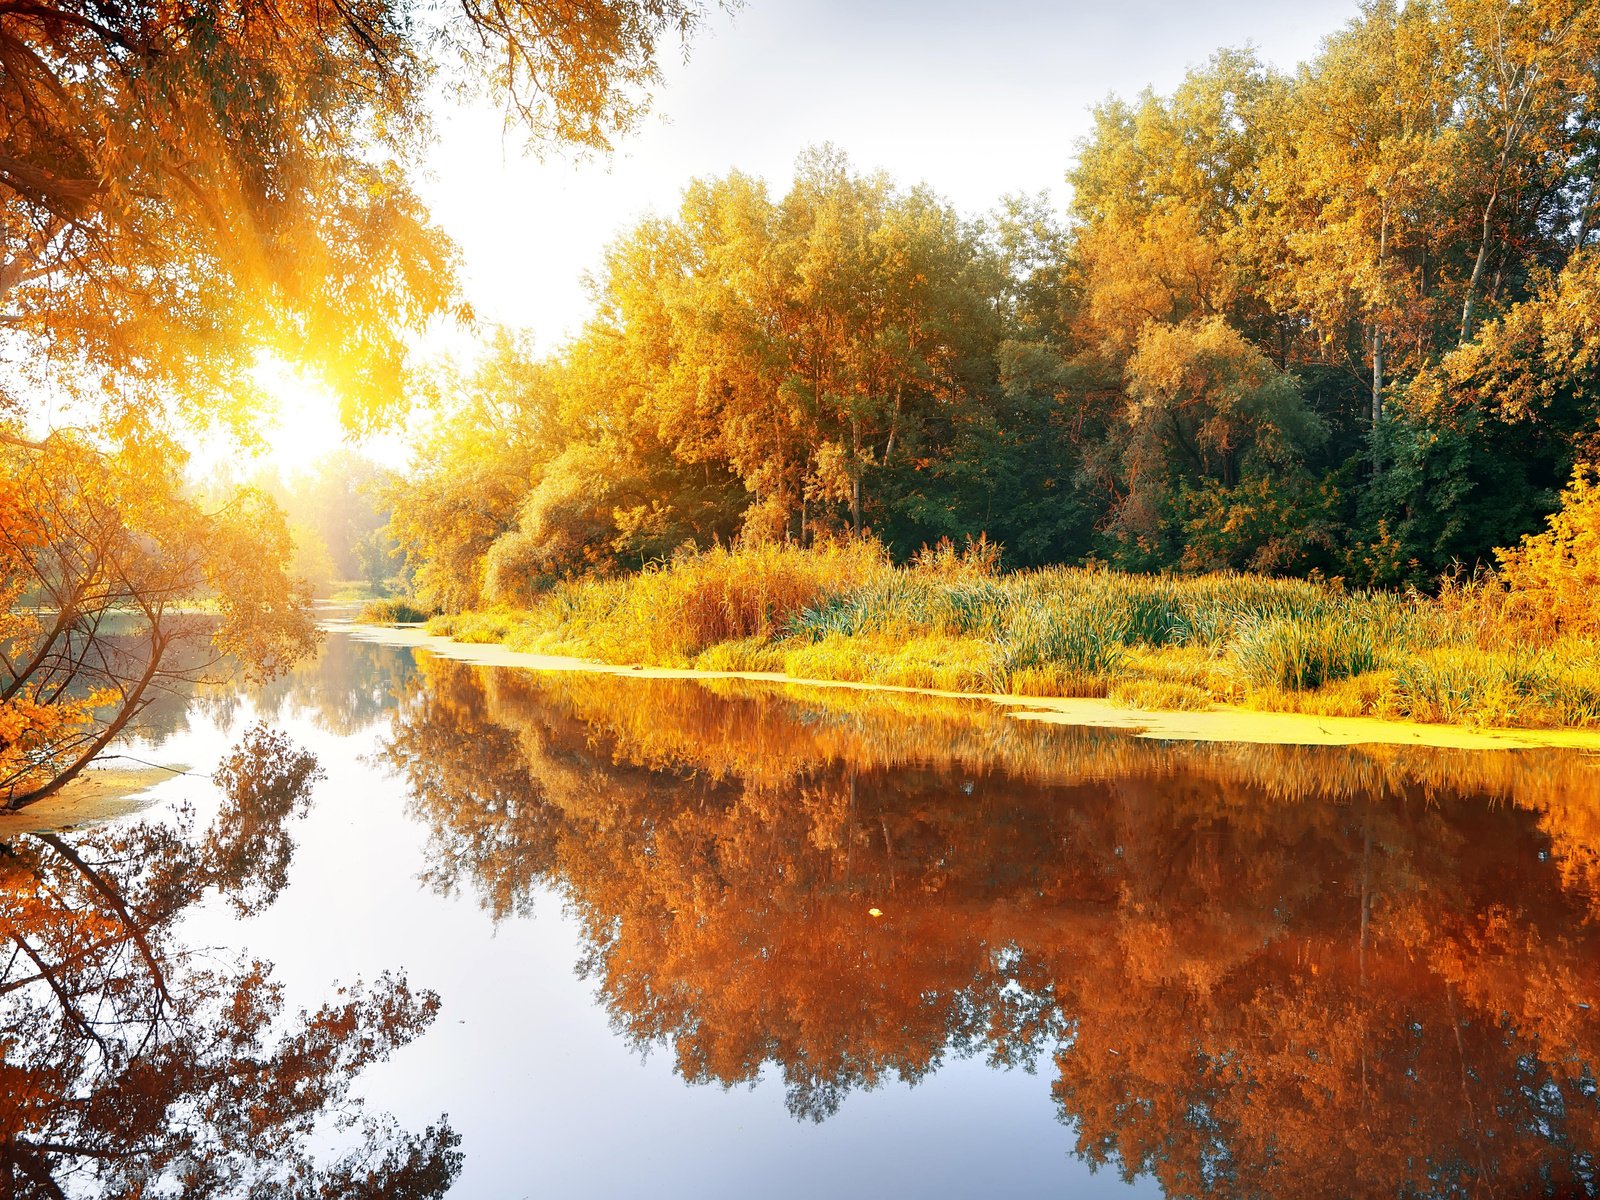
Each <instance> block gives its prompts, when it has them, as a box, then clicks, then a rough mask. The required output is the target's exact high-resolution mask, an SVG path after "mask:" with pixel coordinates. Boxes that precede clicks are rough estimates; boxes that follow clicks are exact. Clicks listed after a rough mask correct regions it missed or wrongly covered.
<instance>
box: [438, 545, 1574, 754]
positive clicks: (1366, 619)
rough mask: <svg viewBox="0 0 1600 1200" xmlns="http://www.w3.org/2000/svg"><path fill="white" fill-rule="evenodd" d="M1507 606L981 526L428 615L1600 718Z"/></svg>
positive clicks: (1068, 692) (644, 655)
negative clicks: (1130, 553)
mask: <svg viewBox="0 0 1600 1200" xmlns="http://www.w3.org/2000/svg"><path fill="white" fill-rule="evenodd" d="M1510 621H1511V617H1510V616H1508V608H1507V606H1506V605H1504V604H1503V603H1500V602H1499V601H1498V600H1496V598H1495V595H1493V594H1491V592H1490V591H1489V590H1488V589H1487V588H1486V587H1485V586H1481V585H1476V584H1475V585H1457V586H1455V587H1453V588H1449V589H1446V592H1445V594H1444V596H1443V597H1442V598H1440V599H1429V598H1426V597H1422V596H1419V595H1416V594H1414V593H1413V594H1405V595H1399V594H1392V593H1373V592H1353V591H1347V590H1345V589H1344V588H1342V587H1341V586H1339V585H1338V584H1337V583H1329V582H1324V581H1319V580H1287V579H1271V578H1265V577H1260V576H1250V575H1239V574H1229V573H1221V574H1212V575H1202V576H1193V577H1173V576H1144V575H1127V574H1121V573H1117V572H1112V571H1105V570H1094V569H1086V568H1075V567H1051V568H1045V569H1041V570H1034V571H1021V572H1013V573H1009V574H1002V573H1001V572H1000V571H999V569H998V563H997V561H996V556H995V554H994V552H993V548H992V547H990V546H989V545H988V544H987V543H981V544H979V545H978V546H975V547H974V548H972V549H971V550H969V551H968V552H967V553H965V554H963V553H959V552H957V551H955V550H953V549H952V548H950V547H948V546H945V547H941V548H937V549H935V550H933V551H929V552H925V553H924V554H923V555H920V556H918V558H916V559H915V560H913V562H912V563H911V564H909V565H907V566H904V567H896V566H894V565H892V564H891V563H890V561H889V559H888V557H887V555H886V554H885V553H884V551H883V549H882V548H881V547H880V546H879V545H877V544H876V543H874V542H871V541H867V540H858V541H849V542H841V543H838V544H834V545H828V546H823V547H820V548H816V549H811V550H800V549H797V548H795V547H791V546H766V547H754V548H738V549H725V548H717V549H713V550H709V551H704V552H699V553H685V554H680V555H678V556H677V557H675V558H673V559H672V560H671V561H670V562H667V563H663V564H660V565H659V566H656V567H653V568H651V569H649V570H646V571H643V572H641V573H639V574H635V575H629V576H625V577H620V578H615V579H607V580H597V581H580V582H573V583H567V584H563V585H560V586H558V587H556V588H555V589H554V590H552V591H551V592H549V593H547V594H546V595H545V596H543V597H542V598H541V599H540V600H539V601H538V602H537V603H536V604H535V605H534V607H532V608H531V609H528V610H523V611H511V610H497V611H491V612H487V613H476V614H465V615H462V616H456V617H444V618H437V619H435V621H434V622H432V623H431V624H430V629H432V630H434V631H435V632H438V633H444V634H448V635H451V636H454V637H457V638H460V639H462V640H468V641H495V642H504V643H506V644H508V645H510V646H512V647H513V648H517V649H528V650H539V651H545V652H551V653H564V654H576V655H582V656H586V657H593V658H599V659H603V660H606V661H610V662H619V663H651V664H657V665H663V666H699V667H702V668H705V669H713V670H731V671H781V672H785V673H787V674H790V675H793V676H796V677H800V678H813V679H833V680H859V681H866V682H878V683H889V684H902V685H910V686H919V687H931V688H937V689H941V690H951V691H1007V692H1014V693H1020V694H1033V695H1064V696H1111V697H1113V698H1114V699H1117V700H1118V701H1119V702H1122V703H1130V704H1139V705H1145V706H1164V707H1184V708H1195V707H1202V706H1204V705H1205V704H1207V703H1211V702H1243V703H1245V704H1250V705H1256V706H1260V707H1269V708H1292V709H1297V710H1303V711H1321V712H1328V713H1340V714H1360V713H1365V714H1372V715H1378V716H1391V717H1395V716H1400V717H1414V718H1416V719H1421V720H1442V721H1451V722H1476V723H1487V722H1490V721H1493V722H1497V723H1510V724H1530V725H1537V724H1593V723H1596V722H1600V655H1597V654H1596V651H1595V647H1594V646H1593V645H1592V644H1590V643H1583V644H1582V645H1578V644H1576V643H1574V644H1572V645H1569V646H1567V647H1566V648H1565V649H1563V651H1562V652H1561V654H1560V655H1555V654H1554V652H1553V651H1551V650H1550V649H1549V647H1548V645H1547V643H1546V642H1541V641H1540V640H1539V639H1538V638H1536V637H1534V638H1530V637H1528V636H1525V634H1526V631H1522V632H1520V633H1519V632H1518V630H1516V629H1514V628H1512V626H1511V625H1510V624H1509V622H1510ZM1519 639H1520V640H1519Z"/></svg>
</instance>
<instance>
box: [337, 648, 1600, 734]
mask: <svg viewBox="0 0 1600 1200" xmlns="http://www.w3.org/2000/svg"><path fill="white" fill-rule="evenodd" d="M328 628H330V629H333V630H337V631H339V632H341V633H345V634H348V635H349V636H351V637H353V638H356V639H357V640H360V641H365V642H372V643H375V644H378V645H385V646H403V647H407V648H411V649H416V650H422V651H425V652H426V653H428V654H434V655H438V656H439V657H441V658H449V659H453V660H456V661H460V662H467V663H474V664H477V665H480V666H489V667H509V668H518V669H523V670H534V671H553V672H590V673H597V674H608V675H619V676H628V677H632V678H643V679H695V680H717V679H733V680H747V681H751V682H759V683H765V684H775V685H784V686H789V687H798V688H844V689H853V690H860V691H881V692H895V693H901V694H907V695H922V696H930V697H936V698H940V699H947V700H963V701H970V702H978V703H989V704H994V705H996V706H998V707H1000V708H1002V709H1004V710H1006V711H1007V712H1008V713H1009V714H1010V715H1011V716H1013V717H1016V718H1018V719H1021V720H1032V721H1045V722H1053V723H1057V724H1065V725H1082V726H1089V727H1094V728H1102V729H1117V730H1122V731H1124V732H1127V733H1130V734H1133V735H1135V736H1139V737H1145V738H1153V739H1157V740H1165V741H1197V742H1240V743H1248V744H1256V745H1303V746H1361V745H1383V746H1416V747H1426V748H1434V749H1451V750H1529V749H1537V748H1558V749H1573V750H1586V751H1591V752H1596V753H1600V730H1596V729H1511V728H1491V727H1484V728H1466V727H1461V726H1450V725H1438V724H1424V723H1421V722H1415V721H1399V720H1381V719H1377V718H1371V717H1321V716H1316V715H1312V714H1307V713H1284V712H1264V711H1260V710H1252V709H1246V708H1242V707H1240V706H1238V705H1224V704H1219V705H1214V706H1212V707H1210V708H1208V709H1204V710H1196V709H1188V710H1154V709H1138V708H1133V707H1130V706H1127V705H1118V704H1114V703H1111V702H1109V701H1106V700H1098V699H1092V698H1085V697H1043V696H1020V695H1013V694H1003V693H995V692H964V691H951V690H943V689H938V688H924V687H911V686H907V685H902V684H884V683H871V682H860V681H850V680H837V679H807V678H801V677H796V676H792V675H786V674H782V673H780V672H774V671H738V670H711V669H706V668H695V667H660V666H643V665H619V664H614V663H605V662H600V661H598V660H595V659H587V658H577V657H573V656H570V655H558V654H544V653H538V652H534V651H527V650H513V649H511V648H510V647H508V646H506V645H503V644H500V643H489V642H464V641H457V640H455V639H453V638H449V637H444V636H441V635H439V634H432V633H429V632H428V631H427V630H426V629H425V628H422V627H419V626H415V625H413V626H388V625H374V624H368V623H362V622H333V623H330V624H329V626H328Z"/></svg>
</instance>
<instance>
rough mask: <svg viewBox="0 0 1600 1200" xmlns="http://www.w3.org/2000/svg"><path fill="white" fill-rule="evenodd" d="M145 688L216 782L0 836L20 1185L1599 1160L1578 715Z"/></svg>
mask: <svg viewBox="0 0 1600 1200" xmlns="http://www.w3.org/2000/svg"><path fill="white" fill-rule="evenodd" d="M150 718H151V719H150V723H149V726H148V728H147V730H146V737H145V739H144V740H143V741H142V742H141V743H140V744H139V745H138V746H136V747H133V749H134V750H135V751H136V752H137V753H140V754H141V755H144V756H149V757H154V758H158V759H160V760H161V761H163V762H170V763H182V764H187V765H189V766H190V767H191V769H192V770H194V771H196V772H199V773H200V775H201V776H203V775H209V774H210V772H211V771H212V769H213V768H214V766H215V765H216V763H217V762H218V760H220V759H221V758H222V757H223V756H224V755H225V754H227V753H228V751H229V748H230V747H232V746H235V745H237V744H240V743H241V739H245V742H244V751H243V752H242V753H241V754H240V755H239V756H238V757H237V758H236V759H235V760H234V762H233V765H232V769H231V773H230V774H229V775H228V776H227V777H226V778H224V779H223V781H222V782H223V784H224V785H225V786H223V787H221V788H220V789H219V787H217V786H214V785H213V784H212V783H211V782H210V781H209V780H207V779H205V778H202V777H199V776H179V777H175V778H173V779H172V780H171V781H170V782H168V783H166V784H163V785H162V786H161V787H160V789H159V796H160V801H159V803H158V804H157V805H156V807H155V808H153V809H152V810H151V811H150V812H148V813H146V814H145V816H144V818H143V819H142V820H138V821H124V822H120V823H117V824H115V825H113V826H110V827H107V828H105V829H101V830H96V831H81V832H74V833H69V834H65V835H62V836H61V837H58V838H48V839H42V838H38V837H31V836H29V837H18V838H14V839H13V840H12V844H11V845H10V846H9V847H8V848H7V850H6V852H5V853H4V854H3V855H0V899H3V904H4V910H3V913H0V918H3V922H4V924H3V925H0V935H3V937H0V942H7V941H8V942H9V944H8V945H7V946H6V951H7V953H8V955H9V959H8V960H6V967H5V974H4V975H0V1073H3V1074H4V1076H5V1079H6V1082H7V1088H6V1096H5V1099H4V1100H0V1171H8V1172H9V1175H8V1176H7V1175H4V1174H0V1195H19V1196H31V1195H39V1196H47V1195H53V1194H57V1193H55V1192H52V1191H51V1190H50V1189H51V1188H52V1187H57V1186H59V1188H60V1189H61V1193H60V1194H65V1195H100V1194H107V1193H108V1192H109V1193H110V1194H134V1193H135V1191H136V1189H137V1187H138V1186H140V1185H141V1182H142V1184H143V1186H145V1187H146V1194H161V1195H165V1194H170V1193H171V1192H172V1191H173V1189H172V1188H171V1187H168V1186H167V1185H170V1184H172V1182H173V1181H174V1180H177V1179H179V1178H180V1177H183V1176H184V1173H185V1172H187V1173H188V1174H187V1178H188V1180H189V1182H190V1185H191V1186H192V1187H193V1188H195V1189H196V1190H197V1191H198V1190H200V1189H201V1188H202V1187H204V1186H212V1188H213V1190H212V1192H210V1193H204V1194H218V1195H230V1194H238V1193H241V1192H243V1191H244V1190H245V1189H246V1188H247V1187H248V1186H251V1184H252V1182H253V1184H254V1185H256V1186H257V1188H258V1191H257V1194H259V1195H261V1196H269V1195H271V1196H277V1195H282V1196H290V1195H301V1194H304V1193H305V1192H306V1191H307V1190H309V1189H312V1188H314V1187H318V1186H321V1187H323V1188H324V1189H325V1190H327V1191H329V1192H331V1193H334V1194H345V1193H343V1192H339V1191H338V1188H339V1186H341V1180H342V1179H344V1178H345V1176H344V1175H341V1174H340V1172H341V1171H344V1172H346V1173H348V1172H349V1171H351V1170H356V1169H357V1168H356V1167H354V1166H352V1165H351V1164H365V1165H364V1166H360V1167H359V1170H360V1171H370V1170H371V1169H372V1167H373V1165H374V1164H379V1163H383V1162H385V1161H387V1163H388V1164H389V1166H388V1167H386V1168H384V1170H386V1171H387V1173H386V1174H384V1175H383V1176H382V1181H381V1186H380V1191H379V1194H386V1195H391V1196H412V1195H416V1196H420V1195H430V1194H436V1193H437V1192H438V1191H439V1190H440V1189H441V1188H442V1187H443V1186H444V1184H445V1182H446V1181H447V1180H448V1179H450V1178H451V1177H452V1176H453V1179H454V1182H453V1187H452V1190H451V1193H450V1194H451V1195H452V1196H459V1197H518V1196H637V1195H643V1194H650V1195H656V1196H694V1197H705V1196H718V1197H720V1196H730V1197H731V1196H749V1195H762V1196H796V1197H800V1196H805V1197H812V1196H827V1197H853V1196H860V1197H884V1196H975V1197H976V1196H1091V1197H1092V1196H1102V1197H1123V1196H1130V1197H1131V1196H1159V1195H1170V1196H1219V1197H1221V1196H1226V1197H1233V1196H1239V1197H1257V1196H1261V1197H1268V1196H1283V1197H1301V1196H1304V1197H1324V1196H1326V1197H1333V1196H1367V1195H1370V1196H1401V1195H1404V1196H1473V1195H1484V1196H1490V1195H1499V1196H1516V1195H1528V1194H1551V1195H1572V1194H1576V1195H1594V1194H1596V1190H1597V1188H1600V1183H1597V1166H1596V1161H1595V1154H1596V1149H1597V1147H1600V1097H1597V1087H1596V1065H1597V1063H1600V1025H1597V1021H1596V1013H1595V1010H1594V1008H1593V1007H1591V1006H1592V1005H1594V1004H1596V1003H1597V1002H1600V899H1597V889H1596V883H1597V881H1600V770H1597V766H1596V763H1595V760H1593V759H1591V758H1587V757H1584V756H1581V755H1577V754H1572V753H1558V752H1528V753H1521V754H1513V753H1505V752H1500V753H1492V754H1487V753H1478V754H1468V753H1443V752H1439V751H1431V750H1430V751H1411V750H1397V749H1376V748H1375V749H1366V750H1363V749H1348V750H1347V749H1315V750H1313V749H1300V748H1284V747H1229V746H1196V745H1175V744H1163V743H1158V742H1154V741H1147V740H1140V739H1135V738H1131V737H1128V736H1125V735H1121V734H1116V733H1112V732H1106V731H1094V730H1076V729H1069V728H1063V727H1059V726H1045V725H1040V724H1036V723H1032V722H1026V721H1018V720H1014V719H1009V718H1007V717H1005V716H1003V715H1000V714H998V713H997V712H995V711H993V710H992V709H990V708H988V707H987V706H983V705H977V704H967V703H962V702H955V701H942V700H936V699H930V698H922V697H905V696H886V695H873V694H869V693H860V692H849V691H842V690H829V689H803V688H792V689H783V688H776V687H770V686H758V685H735V684H730V683H725V682H717V683H710V684H700V683H691V682H682V681H661V680H647V679H629V678H619V677H613V676H595V675H560V674H535V673H531V672H522V671H513V670H507V669H495V668H481V667H472V666H467V665H464V664H460V663H456V662H451V661H446V660H441V659H437V658H429V657H427V656H425V655H424V656H420V657H419V656H418V655H417V654H416V653H415V652H413V651H410V650H405V649H397V648H391V647H383V646H377V645H371V644H366V643H361V642H357V641H355V640H353V639H351V638H350V637H348V636H346V635H342V634H334V635H332V636H331V637H330V639H329V641H328V645H327V648H326V650H325V652H324V653H323V655H322V657H321V658H320V659H319V660H318V661H317V662H316V663H314V664H310V665H308V666H306V667H304V668H302V669H301V670H300V671H298V672H297V673H296V674H295V675H293V676H292V677H291V678H289V679H287V680H283V681H280V682H278V683H276V684H274V685H272V686H270V687H268V688H267V689H265V690H261V691H257V692H253V693H252V692H218V693H211V694H206V695H201V696H198V697H194V698H191V699H190V700H189V701H188V702H187V703H181V702H173V703H169V704H167V705H166V706H165V707H164V708H162V709H161V710H159V711H155V712H152V713H151V714H150ZM257 722H264V723H265V725H266V726H268V727H270V728H271V729H273V730H278V731H282V734H283V735H284V736H285V737H286V738H287V739H288V740H287V741H286V742H279V741H276V740H274V739H272V738H270V737H267V736H265V735H261V734H258V735H256V736H255V737H254V738H253V739H246V731H247V730H249V729H250V728H251V727H252V726H254V725H256V723H257ZM296 748H303V749H304V750H307V751H309V752H310V753H311V754H314V755H315V756H316V760H317V764H318V766H319V768H320V771H321V776H320V777H317V776H315V775H313V774H311V773H310V764H309V763H308V762H307V761H305V760H303V759H301V758H299V757H298V751H297V749H296ZM357 981H359V984H358V982H357ZM302 1010H305V1014H306V1015H304V1016H302ZM352 1100H359V1101H360V1102H361V1103H362V1104H363V1107H364V1111H365V1113H366V1119H367V1121H368V1123H367V1124H362V1123H361V1122H360V1121H358V1122H357V1123H355V1124H350V1123H348V1122H346V1123H341V1122H339V1121H338V1120H336V1119H335V1118H336V1115H337V1113H339V1112H340V1111H344V1109H345V1107H346V1106H347V1104H348V1102H349V1101H352ZM445 1114H448V1119H447V1124H441V1122H442V1120H443V1119H444V1115H445ZM457 1138H458V1139H459V1141H458V1142H457V1141H456V1140H455V1139H457ZM455 1153H459V1154H460V1155H461V1158H460V1160H459V1161H457V1160H455V1159H454V1158H453V1157H452V1155H453V1154H455ZM341 1163H343V1164H344V1165H342V1166H341ZM152 1170H159V1171H160V1172H161V1173H162V1178H160V1179H155V1180H152V1179H150V1178H147V1176H149V1174H150V1172H151V1171H152ZM317 1171H320V1172H321V1175H320V1176H316V1175H315V1174H314V1173H315V1172H317ZM208 1172H209V1173H210V1178H209V1179H208V1178H207V1173H208ZM357 1173H359V1171H358V1172H357ZM8 1180H9V1189H10V1190H6V1187H7V1181H8ZM297 1181H298V1182H297ZM319 1181H320V1182H319ZM297 1187H298V1188H299V1189H300V1190H298V1191H297V1190H295V1189H296V1188H297ZM162 1188H166V1190H162ZM273 1189H277V1190H273ZM363 1194H367V1193H363Z"/></svg>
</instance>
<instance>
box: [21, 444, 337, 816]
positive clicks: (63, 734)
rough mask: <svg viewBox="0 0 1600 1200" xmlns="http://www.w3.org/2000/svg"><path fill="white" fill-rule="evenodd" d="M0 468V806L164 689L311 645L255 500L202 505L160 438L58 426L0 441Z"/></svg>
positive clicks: (117, 727)
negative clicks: (100, 436) (19, 440)
mask: <svg viewBox="0 0 1600 1200" xmlns="http://www.w3.org/2000/svg"><path fill="white" fill-rule="evenodd" d="M0 469H3V475H0V562H3V564H4V569H3V571H0V577H3V578H4V580H5V596H4V599H5V601H6V612H5V616H4V625H3V628H0V640H3V645H0V796H3V798H4V807H6V808H17V807H21V806H22V805H25V804H28V803H31V802H32V801H35V800H39V799H42V798H43V797H45V796H48V795H50V794H52V793H53V792H55V791H57V790H58V789H60V788H61V787H62V786H63V785H65V784H66V783H68V782H70V781H71V780H72V779H73V778H74V777H75V776H77V775H78V774H79V773H80V772H81V771H82V770H83V769H84V768H85V767H86V766H87V765H88V764H89V762H90V761H91V760H92V759H93V758H94V757H95V756H96V755H97V754H99V753H100V752H101V751H102V750H104V749H105V748H106V746H107V745H109V744H110V742H111V741H112V740H113V739H115V738H116V737H117V735H118V734H119V733H121V732H122V731H123V730H124V729H125V728H127V726H128V725H129V723H130V722H131V721H133V720H134V719H135V718H136V717H137V716H138V715H139V713H140V712H141V711H143V709H144V708H145V707H147V706H148V705H149V704H150V703H151V702H152V701H154V700H155V699H156V698H157V697H158V696H160V695H161V694H163V693H164V692H166V691H168V690H170V689H172V688H174V687H177V686H181V685H182V684H184V683H186V682H190V681H194V680H198V679H202V678H205V677H207V676H209V675H214V674H215V673H217V672H218V671H220V670H223V669H225V668H241V667H242V668H243V669H244V670H245V671H246V672H247V673H248V674H250V675H251V676H253V677H257V678H261V677H270V676H272V675H274V674H276V673H277V672H278V671H280V670H282V669H283V668H284V667H285V666H287V665H288V664H290V663H292V662H293V661H294V660H295V659H296V658H298V657H299V656H300V655H302V654H304V653H305V652H306V651H307V650H308V649H309V648H310V647H311V646H312V645H313V644H314V641H315V631H314V630H313V628H312V625H311V620H310V617H309V614H308V613H307V611H306V609H305V606H304V599H305V596H304V592H303V590H302V586H301V585H300V584H299V583H298V582H296V581H295V580H293V579H292V578H291V577H290V576H289V575H288V573H287V569H286V567H287V559H288V554H289V545H288V542H289V537H288V531H287V529H286V528H285V526H284V524H283V521H282V518H281V516H280V514H279V513H278V512H277V510H276V509H274V508H273V507H272V506H271V505H270V503H268V502H267V501H266V500H265V498H264V497H262V496H260V495H259V494H255V493H248V492H245V493H240V494H238V495H237V496H235V497H233V498H232V499H231V501H230V502H229V503H228V504H226V505H225V506H223V507H221V508H218V509H214V510H208V509H207V508H205V507H203V506H202V505H200V504H199V503H197V502H196V501H195V500H194V499H192V498H191V497H190V496H189V495H187V494H186V488H185V485H184V481H183V479H182V477H181V474H180V460H179V458H178V456H175V455H174V454H173V453H172V452H171V448H170V447H169V446H168V445H166V444H164V443H162V442H160V441H154V442H148V443H129V444H126V445H124V446H123V447H122V449H121V451H120V453H117V454H115V455H111V454H107V453H106V452H105V451H103V450H102V449H100V448H99V447H97V446H95V445H94V444H92V443H90V442H87V441H85V440H84V439H82V438H80V437H77V436H74V435H72V434H69V433H57V434H54V435H52V436H51V437H50V438H49V439H47V440H46V441H45V442H44V443H43V444H42V445H40V446H37V447H34V446H16V445H4V446H0ZM201 603H204V604H205V605H207V606H209V607H211V608H212V609H213V610H214V611H215V613H216V614H217V615H216V616H215V617H212V616H209V615H200V614H197V613H196V612H195V611H194V609H195V607H197V606H198V605H200V604H201Z"/></svg>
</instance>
